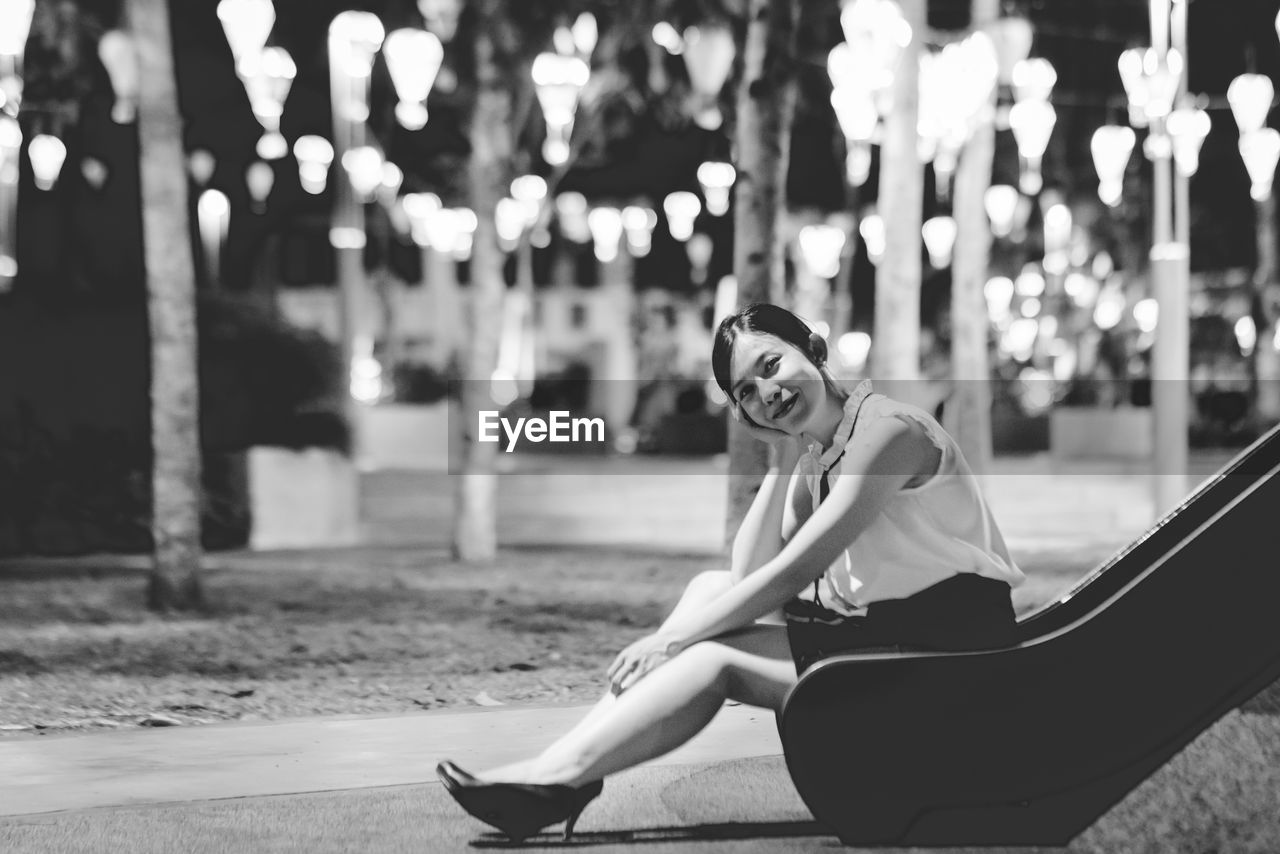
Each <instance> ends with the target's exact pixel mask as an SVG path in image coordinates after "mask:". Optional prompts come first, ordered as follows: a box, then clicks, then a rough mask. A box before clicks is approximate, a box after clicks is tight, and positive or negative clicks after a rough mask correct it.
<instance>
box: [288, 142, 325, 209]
mask: <svg viewBox="0 0 1280 854" xmlns="http://www.w3.org/2000/svg"><path fill="white" fill-rule="evenodd" d="M293 156H294V158H296V159H297V161H298V179H299V181H300V182H301V184H302V189H304V190H306V191H307V192H308V193H310V194H311V195H313V196H318V195H320V194H321V193H323V192H324V188H325V184H326V183H328V180H329V167H330V166H331V165H332V164H333V145H332V144H331V143H330V142H329V140H327V139H325V138H324V137H322V136H316V135H315V134H304V135H302V136H300V137H298V139H297V140H296V141H295V142H294V143H293Z"/></svg>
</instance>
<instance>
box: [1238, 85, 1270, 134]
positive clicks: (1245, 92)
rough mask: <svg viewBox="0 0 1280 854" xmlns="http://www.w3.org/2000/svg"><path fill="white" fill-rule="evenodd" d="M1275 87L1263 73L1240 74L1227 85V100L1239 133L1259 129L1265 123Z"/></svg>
mask: <svg viewBox="0 0 1280 854" xmlns="http://www.w3.org/2000/svg"><path fill="white" fill-rule="evenodd" d="M1274 97H1275V87H1274V86H1273V85H1272V83H1271V78H1270V77H1268V76H1266V75H1265V74H1241V75H1240V76H1238V77H1236V78H1235V79H1234V80H1232V81H1231V83H1230V85H1228V86H1227V101H1228V103H1230V104H1231V115H1232V116H1234V117H1235V120H1236V126H1237V127H1239V128H1240V135H1241V136H1244V135H1245V134H1247V133H1253V132H1254V131H1256V130H1260V129H1261V128H1262V127H1263V126H1264V125H1266V123H1267V113H1268V112H1270V111H1271V100H1272V99H1273V98H1274Z"/></svg>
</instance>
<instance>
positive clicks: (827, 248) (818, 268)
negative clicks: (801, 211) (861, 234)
mask: <svg viewBox="0 0 1280 854" xmlns="http://www.w3.org/2000/svg"><path fill="white" fill-rule="evenodd" d="M844 241H845V235H844V229H842V228H837V227H836V226H834V225H829V224H827V223H815V224H813V225H806V226H805V227H804V228H802V229H800V232H799V234H798V235H797V236H796V242H797V243H798V244H799V246H800V257H801V258H803V259H804V265H805V267H807V268H808V270H809V272H810V273H812V274H813V275H815V276H817V277H818V278H820V279H831V278H835V276H836V275H837V274H838V273H839V272H840V254H841V253H842V252H843V251H844Z"/></svg>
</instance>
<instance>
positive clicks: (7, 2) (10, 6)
mask: <svg viewBox="0 0 1280 854" xmlns="http://www.w3.org/2000/svg"><path fill="white" fill-rule="evenodd" d="M35 8H36V4H35V0H4V2H2V3H0V56H5V57H12V58H14V59H17V60H20V59H21V58H22V55H23V53H25V52H26V46H27V36H28V35H29V34H30V32H31V16H32V15H33V14H34V13H35Z"/></svg>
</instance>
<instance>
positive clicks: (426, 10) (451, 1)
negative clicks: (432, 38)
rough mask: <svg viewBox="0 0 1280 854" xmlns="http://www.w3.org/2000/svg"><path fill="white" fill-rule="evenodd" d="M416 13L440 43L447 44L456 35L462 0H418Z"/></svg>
mask: <svg viewBox="0 0 1280 854" xmlns="http://www.w3.org/2000/svg"><path fill="white" fill-rule="evenodd" d="M418 13H419V14H420V15H422V19H423V20H424V21H425V22H426V24H427V29H428V30H430V31H431V32H433V33H435V34H436V35H437V36H438V37H439V38H440V41H442V42H444V43H445V44H448V43H449V42H451V41H453V37H454V36H455V35H457V34H458V18H459V16H460V15H461V14H462V0H418Z"/></svg>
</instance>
